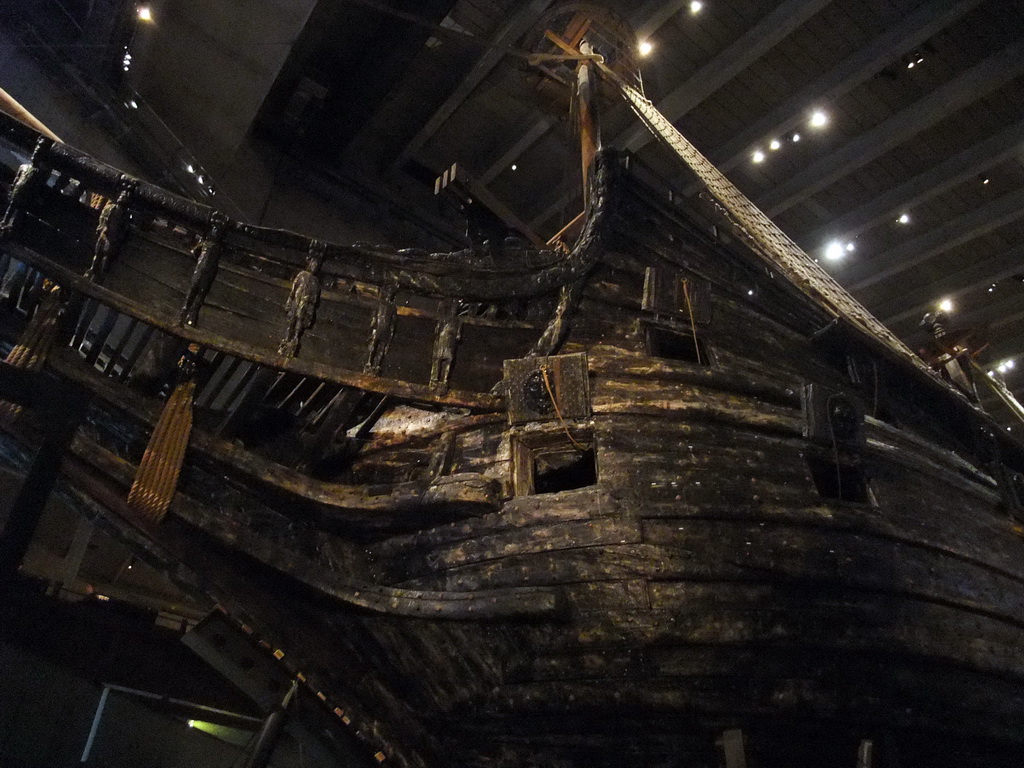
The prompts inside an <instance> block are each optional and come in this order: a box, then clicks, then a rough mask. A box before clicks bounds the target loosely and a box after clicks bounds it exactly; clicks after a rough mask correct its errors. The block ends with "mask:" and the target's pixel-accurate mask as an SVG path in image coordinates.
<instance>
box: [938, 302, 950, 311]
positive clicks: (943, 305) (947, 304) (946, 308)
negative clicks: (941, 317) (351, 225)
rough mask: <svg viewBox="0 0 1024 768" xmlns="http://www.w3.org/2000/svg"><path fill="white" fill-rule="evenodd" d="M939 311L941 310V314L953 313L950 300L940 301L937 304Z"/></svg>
mask: <svg viewBox="0 0 1024 768" xmlns="http://www.w3.org/2000/svg"><path fill="white" fill-rule="evenodd" d="M939 309H941V310H942V311H943V312H952V311H953V302H952V300H950V299H943V300H942V301H940V302H939Z"/></svg>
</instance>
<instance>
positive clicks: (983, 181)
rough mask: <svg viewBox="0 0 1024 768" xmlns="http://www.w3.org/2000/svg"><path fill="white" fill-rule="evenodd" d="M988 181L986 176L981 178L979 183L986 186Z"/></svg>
mask: <svg viewBox="0 0 1024 768" xmlns="http://www.w3.org/2000/svg"><path fill="white" fill-rule="evenodd" d="M988 181H989V179H988V176H986V177H985V178H983V179H982V180H981V183H982V184H988Z"/></svg>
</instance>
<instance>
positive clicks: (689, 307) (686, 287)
mask: <svg viewBox="0 0 1024 768" xmlns="http://www.w3.org/2000/svg"><path fill="white" fill-rule="evenodd" d="M683 298H684V299H686V311H687V312H688V313H689V315H690V333H692V334H693V349H694V351H695V352H696V353H697V365H702V363H701V360H700V344H698V343H697V323H696V322H695V321H694V319H693V304H691V303H690V281H689V280H683Z"/></svg>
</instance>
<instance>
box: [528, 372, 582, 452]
mask: <svg viewBox="0 0 1024 768" xmlns="http://www.w3.org/2000/svg"><path fill="white" fill-rule="evenodd" d="M540 373H541V376H543V377H544V387H545V388H546V389H547V391H548V397H550V398H551V404H552V405H553V406H554V407H555V415H556V416H558V420H559V421H560V422H561V423H562V429H564V430H565V436H566V437H568V438H569V442H570V443H572V444H573V447H574V448H575V449H576V450H577V451H580V452H581V453H582V452H584V451H589V450H590V446H589V445H583V443H581V442H580V441H578V440H577V439H576V438H575V437H573V436H572V432H570V431H569V425H568V424H566V423H565V419H564V418H562V409H561V408H559V407H558V400H557V399H555V392H554V390H553V389H552V388H551V379H549V378H548V369H547V367H546V366H543V365H542V366H541V367H540Z"/></svg>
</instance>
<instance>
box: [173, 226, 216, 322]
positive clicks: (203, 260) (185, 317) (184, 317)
mask: <svg viewBox="0 0 1024 768" xmlns="http://www.w3.org/2000/svg"><path fill="white" fill-rule="evenodd" d="M227 223H228V218H227V216H225V215H224V214H223V213H221V212H220V211H212V212H211V213H210V226H209V229H207V232H206V235H204V236H203V238H202V239H201V240H200V241H199V242H198V243H197V244H196V246H195V248H193V249H192V253H193V254H194V255H195V256H196V268H195V270H193V272H192V281H191V282H190V284H189V287H188V295H187V296H186V297H185V305H184V306H183V307H182V308H181V315H180V316H179V318H178V322H179V323H180V324H181V325H195V323H196V320H197V319H198V318H199V310H200V308H201V307H202V306H203V302H204V301H205V300H206V295H207V294H208V293H209V292H210V288H212V287H213V280H214V278H215V277H216V276H217V263H218V261H219V260H220V244H221V240H222V239H223V238H224V230H225V228H226V227H227Z"/></svg>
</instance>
